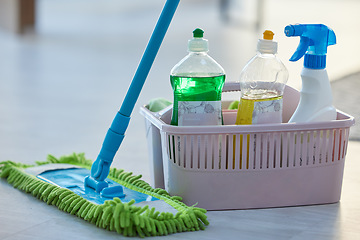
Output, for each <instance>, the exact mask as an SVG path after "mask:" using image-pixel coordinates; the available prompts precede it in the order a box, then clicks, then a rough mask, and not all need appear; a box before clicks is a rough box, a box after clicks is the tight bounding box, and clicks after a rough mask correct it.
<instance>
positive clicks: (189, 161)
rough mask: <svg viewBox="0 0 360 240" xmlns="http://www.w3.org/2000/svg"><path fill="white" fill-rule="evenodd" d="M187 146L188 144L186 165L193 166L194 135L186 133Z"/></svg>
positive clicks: (186, 166)
mask: <svg viewBox="0 0 360 240" xmlns="http://www.w3.org/2000/svg"><path fill="white" fill-rule="evenodd" d="M185 137H186V138H185V141H186V143H185V146H186V151H185V160H184V163H185V165H184V167H185V168H193V155H194V154H193V149H194V148H193V145H194V144H193V143H194V136H193V135H186V136H185Z"/></svg>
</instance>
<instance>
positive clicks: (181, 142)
mask: <svg viewBox="0 0 360 240" xmlns="http://www.w3.org/2000/svg"><path fill="white" fill-rule="evenodd" d="M177 138H178V144H177V145H178V151H179V158H178V159H179V161H178V165H179V166H183V167H184V166H185V159H184V158H185V152H186V149H185V137H184V135H180V136H178V137H177Z"/></svg>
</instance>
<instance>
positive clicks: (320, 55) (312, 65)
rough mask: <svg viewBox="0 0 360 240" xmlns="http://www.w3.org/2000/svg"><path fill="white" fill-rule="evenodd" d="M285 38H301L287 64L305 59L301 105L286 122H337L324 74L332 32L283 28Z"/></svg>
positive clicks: (333, 41)
mask: <svg viewBox="0 0 360 240" xmlns="http://www.w3.org/2000/svg"><path fill="white" fill-rule="evenodd" d="M285 35H286V36H287V37H300V44H299V46H298V48H297V49H296V52H295V53H294V55H293V56H292V57H291V58H290V61H297V60H299V59H300V58H301V57H302V56H304V55H305V57H304V68H303V69H302V71H301V78H302V89H301V91H300V102H299V105H298V107H297V109H296V110H295V113H294V114H293V116H292V117H291V118H290V120H289V122H317V121H331V120H336V115H337V113H336V109H335V107H334V106H333V105H332V92H331V86H330V81H329V77H328V74H327V71H326V53H327V47H328V46H330V45H334V44H336V36H335V33H334V31H333V30H332V29H330V28H329V27H327V26H325V25H323V24H296V25H288V26H286V27H285Z"/></svg>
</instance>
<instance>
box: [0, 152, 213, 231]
mask: <svg viewBox="0 0 360 240" xmlns="http://www.w3.org/2000/svg"><path fill="white" fill-rule="evenodd" d="M91 163H92V161H91V160H88V159H86V158H85V156H84V154H72V155H69V156H62V157H60V158H55V157H54V156H51V155H49V156H48V159H47V161H44V162H37V164H36V165H25V164H21V163H15V162H12V161H6V162H0V177H1V178H6V179H7V181H8V182H9V183H10V184H12V185H13V186H14V187H15V188H18V189H20V190H22V191H25V192H27V193H30V194H32V195H33V196H35V197H36V198H38V199H40V200H42V201H44V202H46V203H47V204H49V205H54V206H56V207H58V208H59V209H60V210H62V211H64V212H68V213H70V214H72V215H75V216H77V217H79V218H82V219H84V220H85V221H88V222H90V223H92V224H95V225H96V226H97V227H99V228H104V229H107V230H110V231H116V232H118V233H120V234H122V235H124V236H140V237H148V236H159V235H160V236H161V235H168V234H172V233H176V232H184V231H194V230H200V229H204V228H205V226H206V225H208V224H209V222H208V221H207V220H206V215H205V212H206V210H204V209H201V208H196V207H188V206H186V205H185V204H184V203H182V202H181V197H177V196H170V195H169V194H168V193H167V192H166V191H165V190H163V189H160V188H157V189H153V188H152V187H151V186H150V185H149V184H148V183H146V182H144V181H143V180H141V175H140V176H135V175H132V173H131V172H125V171H124V170H122V169H115V168H111V170H110V173H109V178H107V179H106V181H107V182H108V183H109V185H114V184H115V185H116V184H117V185H121V186H124V194H125V195H126V196H125V195H124V196H122V197H116V198H112V197H107V196H102V195H100V194H98V193H96V192H95V191H94V190H93V189H91V188H84V182H83V179H84V176H85V175H88V174H90V167H91ZM54 172H55V173H56V174H53V173H54Z"/></svg>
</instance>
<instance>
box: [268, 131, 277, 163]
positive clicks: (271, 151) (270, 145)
mask: <svg viewBox="0 0 360 240" xmlns="http://www.w3.org/2000/svg"><path fill="white" fill-rule="evenodd" d="M267 138H268V159H267V161H268V168H275V162H276V161H275V142H274V134H273V133H268V134H267Z"/></svg>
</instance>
